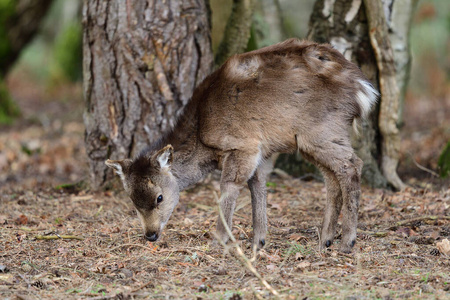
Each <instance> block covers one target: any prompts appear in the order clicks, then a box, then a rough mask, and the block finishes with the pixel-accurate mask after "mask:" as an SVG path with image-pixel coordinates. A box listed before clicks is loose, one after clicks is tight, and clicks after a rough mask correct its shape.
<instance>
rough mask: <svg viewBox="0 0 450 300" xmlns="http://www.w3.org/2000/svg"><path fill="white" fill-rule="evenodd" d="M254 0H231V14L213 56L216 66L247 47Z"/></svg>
mask: <svg viewBox="0 0 450 300" xmlns="http://www.w3.org/2000/svg"><path fill="white" fill-rule="evenodd" d="M254 5H255V0H233V8H232V11H231V15H230V17H229V19H228V21H227V26H226V28H225V33H224V35H223V38H222V41H221V42H220V45H219V49H218V51H217V54H216V57H215V64H216V66H220V65H222V64H223V63H224V62H225V61H226V60H227V59H228V58H229V57H230V56H232V55H234V54H236V53H242V52H244V51H245V49H246V48H247V43H248V39H249V38H250V27H251V25H252V15H253V8H254Z"/></svg>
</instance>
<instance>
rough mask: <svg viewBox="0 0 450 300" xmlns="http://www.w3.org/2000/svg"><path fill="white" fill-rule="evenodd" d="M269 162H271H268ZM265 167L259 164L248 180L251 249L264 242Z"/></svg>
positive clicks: (259, 247)
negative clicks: (251, 233) (251, 220)
mask: <svg viewBox="0 0 450 300" xmlns="http://www.w3.org/2000/svg"><path fill="white" fill-rule="evenodd" d="M270 163H271V162H270ZM266 169H267V168H265V166H260V167H259V168H258V169H256V172H255V174H254V175H253V176H252V178H250V180H249V181H248V187H249V189H250V193H251V195H252V217H253V243H252V246H253V249H257V250H259V249H261V248H262V247H264V245H265V244H266V233H267V212H266V198H267V191H266V176H267V171H266Z"/></svg>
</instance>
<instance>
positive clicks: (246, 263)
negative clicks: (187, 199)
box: [214, 192, 280, 298]
mask: <svg viewBox="0 0 450 300" xmlns="http://www.w3.org/2000/svg"><path fill="white" fill-rule="evenodd" d="M214 198H215V200H216V202H217V203H218V205H219V216H220V220H221V221H222V223H223V226H224V227H225V231H226V232H227V234H228V236H229V237H230V239H231V241H232V242H233V244H234V246H235V248H236V253H237V254H238V258H239V262H240V263H241V264H242V265H243V266H244V267H246V268H247V269H248V270H249V271H250V272H252V273H253V275H255V276H256V277H257V278H258V279H259V281H261V283H262V284H263V285H264V286H265V287H266V288H267V289H268V290H269V291H270V292H271V293H272V294H273V295H274V296H275V297H276V298H280V294H279V293H278V292H277V291H276V290H275V289H274V288H273V287H272V286H271V285H270V284H269V283H268V282H267V281H266V280H265V279H264V278H263V277H262V276H261V274H259V272H258V271H257V270H256V269H255V267H254V266H253V265H252V263H251V262H250V260H249V259H248V258H247V257H246V256H245V254H244V251H242V248H241V247H239V245H238V244H237V242H236V239H235V238H234V236H233V233H232V232H231V230H230V227H228V224H227V222H226V220H225V216H224V215H223V211H222V209H221V208H220V201H219V199H218V197H217V194H216V193H215V192H214ZM214 235H215V236H216V239H217V241H218V242H219V243H220V244H221V245H222V246H223V247H225V248H226V244H225V243H224V242H223V241H222V239H220V237H218V236H217V235H216V234H215V233H214Z"/></svg>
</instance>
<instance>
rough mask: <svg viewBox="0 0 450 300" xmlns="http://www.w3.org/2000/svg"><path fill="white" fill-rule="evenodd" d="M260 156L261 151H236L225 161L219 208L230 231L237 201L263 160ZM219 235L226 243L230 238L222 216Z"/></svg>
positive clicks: (218, 223) (218, 229)
mask: <svg viewBox="0 0 450 300" xmlns="http://www.w3.org/2000/svg"><path fill="white" fill-rule="evenodd" d="M260 156H261V155H260V152H259V151H258V152H257V153H247V152H243V151H239V150H234V151H231V152H228V153H227V154H226V155H225V157H224V159H223V164H222V177H221V179H220V194H221V195H220V200H219V202H220V203H219V207H220V209H221V211H222V213H223V215H224V217H225V221H226V224H227V225H228V228H229V229H230V230H231V229H232V221H233V213H234V209H235V207H236V199H237V197H238V196H239V193H240V191H241V189H242V188H243V186H244V184H245V182H247V181H248V180H249V179H250V178H251V177H252V176H253V174H254V173H255V170H256V168H257V167H258V165H259V163H260V160H261V158H260ZM217 234H218V236H219V238H220V239H221V240H222V241H223V242H225V243H226V242H227V241H228V239H229V238H230V236H229V234H228V232H227V230H226V228H225V225H224V224H223V223H222V219H221V218H220V216H219V220H218V222H217Z"/></svg>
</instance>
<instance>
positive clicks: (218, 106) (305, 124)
mask: <svg viewBox="0 0 450 300" xmlns="http://www.w3.org/2000/svg"><path fill="white" fill-rule="evenodd" d="M375 99H376V92H375V91H374V90H373V88H372V87H371V85H370V83H368V82H367V80H366V79H365V77H364V75H363V74H362V73H361V71H360V70H359V69H358V68H357V67H356V66H355V65H354V64H352V63H350V62H348V61H347V60H346V59H345V58H344V57H343V56H342V55H341V54H340V53H339V52H338V51H336V50H334V49H333V48H331V47H330V46H328V45H320V44H315V43H311V42H307V41H299V40H296V39H290V40H287V41H285V42H283V43H279V44H276V45H273V46H270V47H266V48H263V49H260V50H256V51H252V52H249V53H244V54H240V55H235V56H233V57H231V58H230V59H229V60H228V61H227V62H225V64H224V65H223V66H222V67H221V68H219V69H218V70H217V71H215V72H214V73H212V74H211V75H209V76H208V77H207V78H206V79H205V80H204V81H203V82H202V83H201V84H200V86H199V87H198V88H197V89H196V90H195V91H194V95H193V97H192V99H191V100H190V102H189V103H188V105H187V106H186V108H185V111H184V113H183V114H182V116H181V117H180V119H179V121H178V123H177V125H176V126H175V128H174V129H173V131H172V132H171V133H169V134H168V135H166V136H165V137H164V138H163V139H162V140H161V141H158V142H157V143H155V144H154V145H151V146H150V148H149V149H148V150H147V151H146V152H145V153H144V154H142V155H141V156H140V157H138V158H136V159H135V160H134V161H129V160H124V161H107V164H108V165H109V166H111V167H113V168H114V169H115V170H116V172H117V173H118V174H119V175H121V178H122V180H123V182H124V186H125V189H126V190H127V192H128V193H129V195H130V197H131V199H132V200H133V202H134V204H135V206H136V208H137V210H138V211H139V213H140V216H141V219H142V222H143V226H144V230H145V235H146V237H147V238H149V237H152V238H149V239H151V240H153V238H155V237H156V238H157V237H158V236H159V234H160V233H161V231H162V228H163V227H164V225H165V223H166V222H167V220H168V218H169V216H170V214H171V213H172V210H173V208H174V207H175V205H176V204H177V202H178V192H179V191H180V190H183V189H185V188H186V187H187V186H189V185H191V184H194V183H196V182H198V181H199V180H200V179H201V178H202V177H204V176H205V175H206V174H208V173H209V172H210V171H211V170H213V169H215V168H219V169H221V170H222V177H221V185H220V188H221V199H220V207H221V209H222V211H223V212H224V215H225V218H226V220H227V223H228V226H231V224H232V222H231V221H232V215H233V211H234V208H235V202H236V198H237V197H238V195H239V192H240V190H241V189H242V187H243V186H244V184H245V183H248V185H249V188H250V191H251V195H252V206H253V226H254V245H255V246H257V247H261V246H263V245H264V243H265V235H266V228H267V225H266V223H267V220H266V219H267V217H266V192H265V177H266V171H265V170H267V168H264V161H266V160H267V159H268V158H269V157H270V156H271V155H272V154H273V153H275V152H294V151H296V150H299V151H300V152H301V153H302V154H303V155H304V156H305V157H306V158H307V159H309V160H310V161H312V162H313V163H315V164H316V165H317V166H318V167H319V169H320V170H321V171H322V172H323V174H324V178H325V181H326V185H327V206H326V209H325V216H324V221H323V227H322V232H321V245H322V246H329V245H330V244H331V242H332V241H333V239H334V235H335V230H336V224H337V219H338V216H339V213H340V211H341V207H343V217H344V218H343V236H342V241H341V247H340V248H341V250H342V251H345V252H349V251H350V250H351V247H352V246H353V245H354V243H355V239H356V224H357V212H358V205H359V198H360V174H361V167H362V162H361V160H360V159H359V158H358V157H357V156H356V155H355V154H354V152H353V149H352V147H351V145H350V136H349V128H350V127H351V124H352V122H353V121H354V119H355V118H359V117H361V116H364V115H365V114H366V113H367V112H368V109H370V107H371V106H372V104H373V102H374V101H375ZM169 144H170V145H172V147H173V151H172V148H171V147H169V146H166V145H169ZM164 146H166V147H165V148H162V147H164ZM161 148H162V149H161ZM150 181H151V182H152V184H148V183H149V182H150ZM158 195H163V197H164V200H163V201H162V202H161V203H157V201H156V197H158ZM217 230H218V233H219V236H220V237H221V238H222V239H223V240H224V241H226V240H227V239H228V237H227V235H226V232H225V229H224V225H223V224H222V222H221V221H220V220H219V222H218V226H217Z"/></svg>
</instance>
